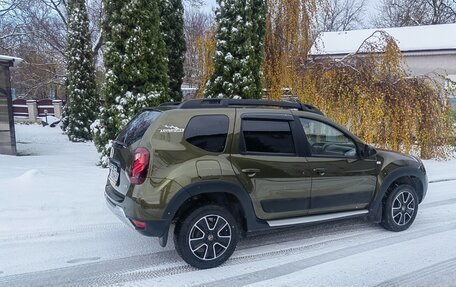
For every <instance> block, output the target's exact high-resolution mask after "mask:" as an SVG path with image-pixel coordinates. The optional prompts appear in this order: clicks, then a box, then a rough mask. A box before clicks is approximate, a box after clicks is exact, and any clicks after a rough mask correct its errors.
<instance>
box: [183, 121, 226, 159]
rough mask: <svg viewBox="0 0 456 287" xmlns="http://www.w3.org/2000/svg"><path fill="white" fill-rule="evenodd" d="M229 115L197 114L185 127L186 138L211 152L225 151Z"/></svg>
mask: <svg viewBox="0 0 456 287" xmlns="http://www.w3.org/2000/svg"><path fill="white" fill-rule="evenodd" d="M228 126H229V119H228V117H227V116H221V115H220V116H196V117H194V118H192V119H191V120H190V122H189V123H188V125H187V128H186V129H185V134H184V137H185V140H186V141H187V142H189V143H191V144H192V145H194V146H196V147H199V148H200V149H204V150H206V151H209V152H223V151H224V150H225V145H226V138H227V136H228Z"/></svg>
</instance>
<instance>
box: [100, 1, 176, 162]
mask: <svg viewBox="0 0 456 287" xmlns="http://www.w3.org/2000/svg"><path fill="white" fill-rule="evenodd" d="M104 7H105V10H106V15H105V20H104V23H103V37H104V40H105V43H106V52H105V54H104V62H105V67H106V71H107V72H106V79H105V83H104V86H103V97H104V101H105V103H104V106H103V107H102V108H101V110H100V117H99V119H98V120H97V121H96V122H95V124H94V125H92V130H93V133H94V142H95V145H96V147H97V149H98V151H99V152H100V153H101V164H102V165H104V166H105V165H106V163H107V162H106V160H107V157H108V155H109V152H110V147H111V143H110V141H112V140H113V139H115V137H116V135H117V134H118V133H119V132H120V131H121V130H122V129H123V128H124V127H125V125H126V124H127V123H128V121H129V120H130V119H131V118H133V117H134V116H135V115H136V114H137V113H139V112H140V110H141V109H142V108H144V107H151V106H156V105H158V104H160V103H161V102H164V101H169V96H168V86H169V78H168V66H167V64H168V62H167V57H166V48H165V47H166V46H165V42H164V40H163V37H162V34H161V32H160V13H159V9H158V2H157V0H132V1H123V0H105V1H104Z"/></svg>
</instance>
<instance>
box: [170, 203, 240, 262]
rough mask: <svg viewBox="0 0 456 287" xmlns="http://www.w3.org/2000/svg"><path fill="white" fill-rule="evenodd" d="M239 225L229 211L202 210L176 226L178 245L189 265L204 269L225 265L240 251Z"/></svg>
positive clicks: (202, 208)
mask: <svg viewBox="0 0 456 287" xmlns="http://www.w3.org/2000/svg"><path fill="white" fill-rule="evenodd" d="M238 240H239V229H238V223H237V221H236V219H235V218H234V217H233V215H232V214H231V213H230V212H229V211H227V210H226V209H225V208H223V207H221V206H217V205H208V206H203V207H200V208H198V209H196V210H194V211H193V212H191V213H189V214H188V215H187V216H186V217H185V219H183V220H182V221H179V222H178V223H177V224H176V228H175V230H174V245H175V247H176V250H177V252H178V253H179V255H180V256H181V257H182V259H184V260H185V262H187V263H188V264H190V265H191V266H193V267H196V268H200V269H207V268H213V267H217V266H219V265H221V264H223V263H224V262H225V261H226V260H228V258H230V256H231V255H232V254H233V252H234V250H235V249H236V245H237V242H238Z"/></svg>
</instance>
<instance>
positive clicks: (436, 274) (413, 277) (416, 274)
mask: <svg viewBox="0 0 456 287" xmlns="http://www.w3.org/2000/svg"><path fill="white" fill-rule="evenodd" d="M454 270H456V257H455V258H451V259H449V260H446V261H443V262H440V263H437V264H434V265H432V266H428V267H425V268H422V269H420V270H416V271H413V272H411V273H408V274H405V275H403V276H399V277H397V278H393V279H391V280H388V281H385V282H383V283H381V284H379V285H377V287H396V286H401V287H408V286H410V287H412V286H413V287H418V286H423V287H424V286H432V285H434V286H454V282H455V279H456V274H455V273H454ZM448 275H449V276H451V277H452V280H448V279H447V278H445V277H446V276H448ZM441 278H445V280H444V281H442V282H439V279H440V280H441ZM444 282H446V283H444ZM444 284H447V285H444Z"/></svg>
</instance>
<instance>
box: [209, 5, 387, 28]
mask: <svg viewBox="0 0 456 287" xmlns="http://www.w3.org/2000/svg"><path fill="white" fill-rule="evenodd" d="M205 2H206V5H204V6H203V9H204V10H206V11H207V12H211V11H212V10H213V8H214V7H215V6H216V5H217V4H216V0H206V1H205ZM380 2H381V1H379V0H367V7H366V10H367V11H366V13H365V19H364V22H365V23H366V24H367V25H369V24H370V22H371V19H370V18H371V17H372V15H375V12H376V8H377V6H378V5H379V4H380Z"/></svg>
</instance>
